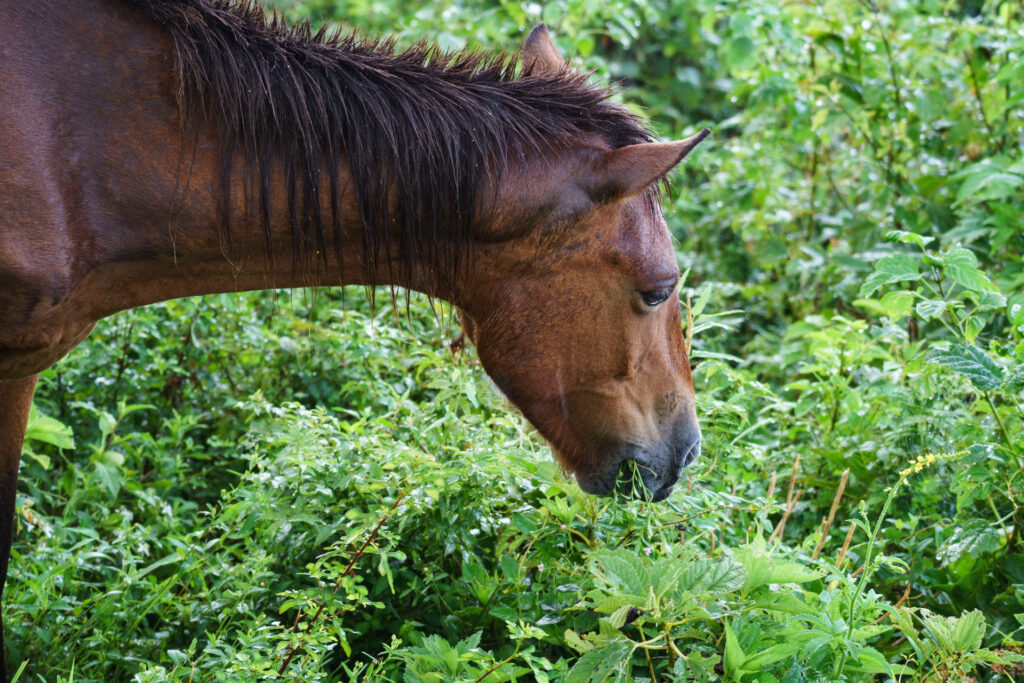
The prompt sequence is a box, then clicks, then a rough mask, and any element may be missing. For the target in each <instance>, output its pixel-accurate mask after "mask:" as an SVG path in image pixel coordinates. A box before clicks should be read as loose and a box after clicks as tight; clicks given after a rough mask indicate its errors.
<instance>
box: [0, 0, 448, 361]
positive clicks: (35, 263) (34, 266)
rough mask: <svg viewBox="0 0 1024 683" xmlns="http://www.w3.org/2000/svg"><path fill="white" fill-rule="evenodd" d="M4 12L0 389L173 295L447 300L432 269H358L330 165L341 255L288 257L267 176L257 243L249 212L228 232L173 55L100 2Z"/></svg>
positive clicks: (344, 175) (349, 205)
mask: <svg viewBox="0 0 1024 683" xmlns="http://www.w3.org/2000/svg"><path fill="white" fill-rule="evenodd" d="M4 7H5V6H4V5H3V4H2V3H0V40H3V41H4V42H5V43H7V44H8V46H9V47H10V49H9V50H7V51H5V52H3V53H2V54H0V73H4V74H5V76H6V78H5V79H4V82H3V83H0V97H3V99H4V101H5V102H7V103H8V104H9V109H8V111H9V114H10V115H9V116H7V118H6V119H5V120H4V122H3V124H4V126H5V127H0V134H2V135H3V137H4V138H6V142H7V143H8V144H0V206H2V208H3V209H4V211H3V216H0V247H2V248H0V281H3V282H5V283H7V284H8V285H10V286H9V287H4V288H3V290H4V291H0V379H2V378H3V376H5V375H7V376H23V375H25V374H28V373H29V372H30V371H36V372H37V371H38V370H40V369H42V368H45V367H46V366H47V365H49V364H50V363H52V362H53V361H55V360H56V359H57V358H59V357H60V356H61V355H63V353H65V352H66V351H67V350H69V349H70V348H71V347H73V346H74V345H75V344H76V343H77V342H78V341H79V340H80V339H81V338H83V337H84V335H85V334H87V333H88V330H89V329H90V328H91V327H92V324H93V323H94V322H95V321H96V320H98V319H99V318H102V317H104V316H107V315H110V314H112V313H115V312H117V311H120V310H124V309H128V308H133V307H137V306H142V305H146V304H150V303H154V302H158V301H164V300H168V299H172V298H178V297H184V296H192V295H201V294H211V293H220V292H238V291H246V290H257V289H266V288H274V287H305V286H328V285H341V284H365V283H372V284H380V285H400V286H408V287H413V288H416V289H420V290H426V291H428V292H430V293H432V294H434V295H438V296H442V297H443V296H444V292H443V291H442V290H441V288H440V287H439V285H438V283H437V282H436V281H435V279H434V275H433V272H434V271H433V269H431V268H429V267H422V268H421V267H416V266H415V265H414V264H406V263H402V262H400V261H398V260H392V261H391V262H389V263H386V262H379V263H378V264H377V265H376V268H375V269H374V270H372V271H369V270H368V269H367V268H366V267H365V265H364V261H365V259H364V255H363V253H362V239H361V235H360V233H359V231H358V226H359V225H360V224H361V223H360V221H359V217H358V211H357V207H356V204H355V199H354V193H353V192H351V191H349V184H350V179H349V175H348V170H347V168H345V166H344V165H343V164H342V165H341V166H340V167H339V168H338V173H339V183H340V187H341V197H342V201H341V205H340V212H341V219H342V224H343V225H345V226H348V227H347V228H346V231H345V232H344V233H343V234H342V236H341V240H342V242H343V244H341V245H340V246H341V247H342V249H340V250H337V249H335V246H337V245H335V244H334V243H332V242H331V241H330V238H328V242H327V243H326V245H325V247H326V249H327V250H328V251H330V252H332V253H331V254H330V255H329V257H327V258H323V255H322V254H316V253H315V250H314V252H313V254H312V256H313V258H306V257H305V256H303V255H299V254H297V253H296V250H295V249H294V242H293V238H292V233H291V231H290V227H289V220H288V218H289V217H288V216H287V215H286V213H287V209H286V207H287V202H286V197H285V196H284V195H285V191H284V189H283V183H281V182H279V181H280V178H277V177H276V176H275V178H274V183H273V187H274V190H273V193H272V197H271V200H272V207H273V209H272V211H271V215H270V228H271V230H270V239H269V243H268V240H267V238H266V235H265V233H264V230H263V225H262V223H261V220H260V217H259V216H258V215H256V213H257V212H255V211H251V210H246V209H243V208H239V209H238V210H237V211H235V212H234V214H233V217H232V220H231V222H230V225H231V228H230V231H229V232H228V233H225V231H224V230H222V229H221V212H220V210H219V206H220V203H221V199H222V197H220V196H219V192H220V185H219V183H218V181H217V178H218V152H217V150H218V144H219V140H218V136H217V131H216V130H215V128H213V127H210V126H207V127H203V126H200V127H198V128H195V129H193V132H194V134H191V133H186V132H184V131H185V130H186V127H185V126H183V122H182V118H181V117H182V115H181V111H180V109H179V106H178V103H177V98H176V93H177V83H176V82H175V79H174V76H173V72H172V69H171V65H172V64H173V54H172V44H171V40H170V37H169V36H168V35H166V33H165V32H164V31H162V30H161V29H160V28H159V27H158V26H156V25H154V24H152V23H151V22H149V21H147V20H146V19H144V18H143V17H141V16H136V15H135V14H134V13H132V12H129V11H126V9H125V7H124V5H122V4H120V3H115V2H109V1H107V0H95V2H83V3H72V4H71V5H68V6H65V4H64V3H56V2H50V1H49V0H43V1H42V2H41V4H39V5H37V6H35V8H34V14H32V16H25V15H24V13H21V12H19V10H17V9H15V10H12V11H10V12H8V11H5V9H4ZM69 12H71V13H72V14H73V15H77V14H81V15H82V16H81V17H80V19H81V21H75V20H74V17H69V16H67V15H68V13H69ZM48 13H49V14H48ZM37 15H38V16H37ZM51 15H52V16H51ZM47 16H49V20H47ZM2 27H6V28H2ZM26 37H31V38H26ZM53 45H60V46H62V48H61V50H59V51H54V50H53V49H52V46H53ZM111 55H116V56H117V58H112V57H111ZM0 142H3V141H0ZM342 158H343V157H342ZM234 170H235V172H236V173H237V175H238V177H243V176H244V175H245V174H246V173H247V171H248V170H249V169H245V168H244V167H241V166H236V168H235V169H234ZM234 192H235V193H236V195H235V196H233V197H232V198H231V199H232V202H231V203H232V204H233V205H234V206H237V207H244V206H245V205H246V204H247V203H251V202H247V201H246V200H247V197H246V193H245V190H244V188H243V187H242V186H241V184H236V185H235V186H234ZM325 208H326V207H325ZM352 226H355V228H354V229H353V228H352ZM339 253H340V257H339ZM393 253H395V252H394V250H393ZM5 359H6V360H5Z"/></svg>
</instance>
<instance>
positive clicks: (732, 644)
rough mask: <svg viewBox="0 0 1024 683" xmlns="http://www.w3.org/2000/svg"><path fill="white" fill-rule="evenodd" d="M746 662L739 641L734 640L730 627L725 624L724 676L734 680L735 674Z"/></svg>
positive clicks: (727, 623)
mask: <svg viewBox="0 0 1024 683" xmlns="http://www.w3.org/2000/svg"><path fill="white" fill-rule="evenodd" d="M746 660H747V656H746V654H745V653H744V652H743V648H742V647H741V646H740V641H739V640H738V639H737V638H736V634H735V633H734V632H733V630H732V626H730V625H729V622H725V662H724V665H725V674H726V676H728V677H729V678H735V677H736V674H737V673H738V672H739V671H740V670H741V669H742V668H743V663H744V662H745V661H746Z"/></svg>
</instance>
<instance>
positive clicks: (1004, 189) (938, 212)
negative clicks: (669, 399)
mask: <svg viewBox="0 0 1024 683" xmlns="http://www.w3.org/2000/svg"><path fill="white" fill-rule="evenodd" d="M284 10H285V11H286V12H287V14H288V15H289V17H292V18H297V17H301V16H307V15H313V16H314V17H315V18H316V19H315V20H316V21H320V20H323V19H330V20H334V21H338V22H340V23H342V24H344V25H348V26H357V27H361V28H362V29H365V30H368V31H371V32H391V31H394V32H395V33H396V34H397V36H398V40H399V41H400V42H402V43H409V42H411V41H413V40H415V39H416V38H418V37H421V36H423V35H426V36H430V37H432V38H434V39H436V40H438V41H439V42H440V44H441V45H442V46H444V47H446V48H455V47H461V46H463V45H464V44H467V43H471V44H475V45H479V46H481V47H484V48H487V49H514V48H515V47H516V46H517V45H518V44H519V42H520V41H521V40H522V38H523V35H524V31H525V30H526V29H528V28H529V27H530V26H531V25H532V24H534V23H535V22H537V21H539V20H544V21H547V22H548V23H549V24H551V26H552V30H553V33H554V35H555V37H556V40H557V42H558V43H559V45H560V47H561V49H562V51H563V52H564V53H566V54H569V55H574V56H576V57H578V59H579V63H580V65H581V66H583V67H585V68H594V69H596V71H597V73H596V75H595V78H600V79H607V80H621V81H622V82H623V91H622V93H621V95H620V97H621V99H622V100H623V101H624V102H627V103H628V104H629V105H630V106H640V105H642V106H643V107H644V108H645V110H646V112H647V114H648V115H649V117H650V119H651V122H652V126H653V127H654V128H655V129H656V130H657V131H658V132H659V134H661V135H663V136H664V137H668V138H678V137H680V136H682V135H685V134H688V133H690V132H693V131H694V130H696V129H698V128H699V127H701V126H703V125H708V126H710V127H712V128H713V129H714V130H715V133H716V135H715V138H714V139H713V141H712V142H711V143H710V144H708V143H705V145H704V146H702V147H701V148H700V149H699V151H698V152H697V153H696V154H694V155H693V158H692V159H691V160H690V161H689V162H688V165H687V166H686V168H685V169H684V171H683V172H682V173H680V174H678V175H677V177H676V178H675V181H674V184H675V187H676V190H675V192H674V193H673V194H674V196H673V197H671V198H670V199H669V201H668V203H669V206H667V211H668V214H669V221H670V224H671V226H672V228H673V230H674V231H675V234H676V236H677V238H678V244H679V249H678V255H679V260H680V263H681V264H682V266H683V267H684V269H686V270H687V271H688V279H687V282H686V283H685V286H684V292H685V293H686V294H687V297H688V300H689V302H690V305H689V315H690V320H691V322H690V324H689V331H688V334H692V339H693V341H692V343H693V358H694V364H695V371H694V376H695V384H696V390H697V394H698V413H699V415H700V416H701V421H702V427H703V430H704V434H705V456H704V457H703V459H702V460H701V461H699V462H698V463H696V464H695V465H694V466H693V467H691V469H690V470H688V483H687V485H685V486H684V487H683V490H680V491H678V492H677V493H676V494H675V495H673V496H672V497H671V498H670V499H669V500H668V501H666V502H665V503H662V504H659V505H656V506H652V505H646V504H644V503H641V502H621V501H613V500H609V499H596V498H590V497H587V496H585V495H583V494H581V493H580V492H579V490H578V489H577V488H576V487H575V486H574V484H572V483H571V482H569V481H567V480H566V479H565V478H564V477H563V476H562V475H561V474H560V473H559V472H558V471H557V468H556V467H555V466H554V465H553V463H552V459H551V455H550V453H549V451H548V449H547V448H546V446H544V445H543V443H542V442H541V441H540V440H539V439H538V438H537V437H536V435H535V434H533V433H532V432H531V430H530V429H529V427H528V425H526V424H525V422H524V421H523V420H522V419H521V418H520V417H518V416H517V415H516V414H515V413H514V412H512V411H511V410H510V409H509V408H508V407H507V405H506V403H505V401H504V400H503V399H502V398H501V397H500V396H499V395H498V394H497V392H496V391H495V390H494V389H493V388H492V387H491V385H490V384H489V382H488V380H487V379H486V377H485V376H484V375H483V373H482V372H481V371H480V369H479V367H478V365H477V364H476V363H475V362H474V359H473V355H472V352H471V351H467V352H464V353H461V354H458V355H456V356H455V357H453V356H452V354H450V353H449V350H448V347H447V343H446V342H447V341H448V340H449V339H450V338H451V337H452V335H453V334H454V331H453V330H452V322H451V319H450V317H449V312H448V311H447V310H446V309H443V308H439V309H437V310H435V309H433V308H431V306H430V305H429V304H428V303H427V302H425V301H422V300H421V299H419V298H416V297H414V298H413V300H412V304H411V306H410V309H409V315H408V317H406V316H405V315H404V312H405V305H404V301H402V300H401V297H400V299H399V301H398V302H397V303H398V313H397V314H396V311H395V309H394V308H393V304H392V301H391V299H390V297H389V296H388V294H387V293H386V292H382V293H379V294H378V297H377V307H376V309H375V311H374V312H373V313H371V307H370V306H369V304H368V302H367V299H366V297H365V295H364V294H363V292H361V291H359V290H354V289H351V290H345V291H344V292H342V291H341V290H323V291H320V292H318V293H316V294H315V295H314V294H310V293H288V292H279V293H276V294H274V293H262V294H252V295H246V296H237V297H229V296H216V297H207V298H203V299H196V300H181V301H174V302H169V303H167V304H164V305H160V306H154V307H150V308H147V309H142V310H137V311H132V312H127V313H124V314H120V315H118V316H115V317H114V318H112V319H110V320H108V321H106V322H104V323H102V324H101V325H100V326H99V328H98V330H97V332H96V333H94V334H93V336H92V337H91V338H90V339H89V340H88V341H87V342H86V343H84V344H83V345H82V346H81V347H79V348H78V349H77V350H76V351H75V352H74V353H73V354H72V355H71V356H69V357H68V358H67V359H66V360H65V361H63V362H61V363H60V364H59V365H57V366H56V367H55V368H53V369H51V370H49V371H47V372H46V373H45V375H44V376H43V378H42V380H41V383H40V388H39V391H38V394H37V398H36V406H37V411H36V412H35V413H34V415H33V418H32V421H31V424H30V433H29V439H28V441H27V443H26V447H25V454H26V455H25V457H24V459H23V463H22V478H21V487H20V489H19V498H18V530H17V537H16V542H15V548H14V556H13V559H12V566H11V572H10V578H9V580H8V584H7V590H6V594H5V601H4V623H5V626H6V629H7V633H8V646H9V652H10V656H11V657H10V658H11V661H13V662H15V665H17V663H19V662H23V668H22V670H21V680H39V681H71V680H75V681H129V680H132V681H140V682H141V681H166V680H172V681H212V680H224V681H256V680H265V679H268V678H275V677H276V676H277V675H278V672H279V671H282V670H284V671H286V676H285V679H286V680H302V681H320V680H323V681H333V680H381V681H409V682H413V681H482V680H486V681H502V680H520V681H526V680H536V681H564V682H566V683H571V682H588V681H603V680H638V681H639V680H657V681H716V680H726V681H744V682H750V681H756V682H758V683H769V682H780V681H785V682H786V683H796V682H799V681H841V680H842V681H867V680H889V679H892V680H897V681H968V680H991V681H996V680H1002V681H1011V680H1021V678H1022V677H1024V665H1022V664H1021V662H1022V661H1024V657H1021V656H1020V654H1019V653H1022V652H1024V648H1022V645H1021V643H1022V641H1024V631H1022V625H1024V547H1022V544H1021V533H1022V530H1024V482H1022V479H1021V477H1022V474H1024V439H1022V436H1024V408H1022V400H1024V397H1022V396H1021V391H1022V388H1024V265H1022V264H1024V261H1022V252H1024V231H1022V228H1021V220H1020V217H1021V215H1022V214H1024V160H1022V156H1021V149H1022V148H1024V9H1022V8H1021V5H1020V4H1019V3H1017V2H1012V1H1010V0H1003V1H999V0H965V1H955V0H948V1H947V0H878V1H877V2H876V1H875V0H860V1H858V0H829V1H828V2H823V3H814V2H812V3H799V2H793V3H776V2H770V1H769V0H734V1H733V2H729V3H723V2H715V1H713V0H649V1H646V2H632V1H628V0H611V1H607V2H597V1H596V0H558V1H556V2H551V3H549V4H546V5H544V6H543V7H542V6H541V5H540V4H530V5H520V4H517V3H511V2H506V1H505V0H454V1H448V2H443V3H438V4H431V5H428V6H423V7H411V6H409V5H408V4H404V3H399V2H395V1H394V0H351V1H350V2H345V3H340V2H336V0H306V1H304V2H300V3H296V4H287V5H285V6H284Z"/></svg>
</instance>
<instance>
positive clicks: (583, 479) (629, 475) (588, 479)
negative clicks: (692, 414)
mask: <svg viewBox="0 0 1024 683" xmlns="http://www.w3.org/2000/svg"><path fill="white" fill-rule="evenodd" d="M700 444H701V433H700V427H698V426H697V423H696V421H695V420H693V419H681V420H679V421H678V422H676V423H675V425H674V426H673V428H672V432H671V434H670V435H669V436H668V437H667V438H665V439H664V440H663V441H661V442H660V443H657V444H654V445H652V446H648V447H644V446H639V445H636V444H631V445H629V446H626V447H624V448H620V449H618V452H617V453H615V454H614V455H613V456H612V457H610V458H607V459H606V460H605V463H604V466H603V467H602V468H601V469H599V470H597V471H591V472H588V473H586V474H577V475H576V481H577V483H578V484H579V487H580V488H581V489H583V490H584V491H585V492H587V493H591V494H595V495H599V496H608V495H613V494H614V495H616V496H620V497H623V498H638V499H642V500H649V501H651V502H655V503H656V502H658V501H661V500H665V499H666V498H668V497H669V495H670V494H671V493H672V489H673V487H674V486H675V484H676V482H677V481H679V477H680V475H681V474H682V472H683V468H684V467H686V466H687V465H689V464H690V463H691V462H693V461H694V460H696V459H697V457H699V456H700Z"/></svg>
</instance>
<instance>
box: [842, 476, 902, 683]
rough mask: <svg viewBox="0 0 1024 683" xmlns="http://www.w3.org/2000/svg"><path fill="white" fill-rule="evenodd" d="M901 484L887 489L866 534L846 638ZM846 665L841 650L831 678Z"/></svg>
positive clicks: (848, 636) (850, 633) (849, 637)
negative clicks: (886, 494)
mask: <svg viewBox="0 0 1024 683" xmlns="http://www.w3.org/2000/svg"><path fill="white" fill-rule="evenodd" d="M902 485H903V478H902V477H901V478H900V479H899V480H898V481H897V482H896V483H895V484H893V486H892V488H890V489H889V496H888V497H887V498H886V499H885V504H884V505H882V512H881V513H880V514H879V515H878V519H877V520H876V521H875V526H874V528H873V529H872V530H871V533H870V534H869V535H868V547H867V550H866V551H865V553H864V571H863V573H862V574H861V575H860V581H858V582H857V589H856V590H855V591H854V592H853V598H852V599H851V600H850V613H849V615H848V616H847V625H846V639H847V640H850V639H851V638H853V626H854V623H855V622H854V620H855V619H856V617H857V600H859V599H860V596H861V593H863V592H864V586H865V585H867V582H868V579H869V578H870V577H871V574H872V571H873V567H872V566H871V562H872V557H871V553H872V552H873V551H874V547H875V540H876V539H877V538H878V534H879V533H880V532H881V530H882V523H883V522H884V521H885V514H886V513H887V512H888V511H889V505H890V504H892V501H893V499H894V498H895V497H896V493H897V492H898V491H899V490H900V486H902ZM845 665H846V651H845V650H844V651H843V655H842V657H841V658H840V659H839V661H838V662H837V663H836V667H835V670H834V671H833V678H834V679H835V680H839V674H840V673H842V671H843V667H844V666H845Z"/></svg>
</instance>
